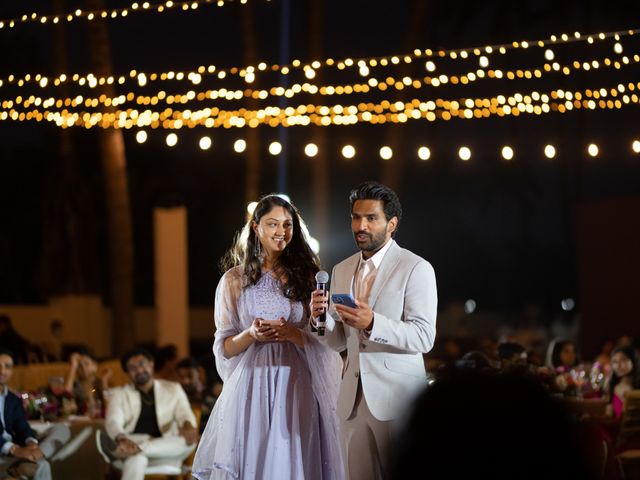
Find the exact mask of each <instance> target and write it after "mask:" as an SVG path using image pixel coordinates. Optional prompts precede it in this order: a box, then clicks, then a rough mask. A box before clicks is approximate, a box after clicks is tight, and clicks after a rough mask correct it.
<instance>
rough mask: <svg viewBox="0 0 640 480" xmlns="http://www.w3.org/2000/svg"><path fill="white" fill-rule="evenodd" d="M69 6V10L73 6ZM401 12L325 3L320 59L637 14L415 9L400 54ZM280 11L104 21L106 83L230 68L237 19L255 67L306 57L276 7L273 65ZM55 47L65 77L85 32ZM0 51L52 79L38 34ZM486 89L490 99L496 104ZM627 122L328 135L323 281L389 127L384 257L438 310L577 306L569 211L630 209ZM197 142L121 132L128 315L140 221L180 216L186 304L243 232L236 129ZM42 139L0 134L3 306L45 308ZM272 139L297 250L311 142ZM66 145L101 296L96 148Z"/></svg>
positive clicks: (46, 197)
mask: <svg viewBox="0 0 640 480" xmlns="http://www.w3.org/2000/svg"><path fill="white" fill-rule="evenodd" d="M41 3H42V2H18V3H14V4H13V5H11V6H7V5H2V6H1V7H0V17H2V18H10V17H14V16H17V14H21V13H25V12H31V11H33V10H34V9H35V10H38V11H42V10H41V8H42V7H38V5H40V4H41ZM71 5H73V7H69V8H68V10H72V9H73V8H75V5H77V3H71ZM124 5H127V2H122V1H120V2H108V6H109V7H114V6H124ZM416 5H419V4H418V2H417V1H414V2H412V1H408V0H402V1H401V0H397V1H394V2H382V1H350V2H345V1H344V0H342V1H341V0H328V1H326V2H324V7H325V21H324V28H325V32H324V35H325V41H324V44H323V50H324V57H333V58H345V57H349V56H353V57H372V56H382V55H389V54H397V53H402V52H406V51H411V50H413V48H416V47H417V48H422V49H425V48H434V49H435V48H439V47H440V48H446V49H454V48H461V47H472V46H484V45H489V44H498V43H508V42H511V41H512V40H523V39H539V38H548V37H549V36H550V35H551V34H561V33H565V32H567V33H573V32H574V31H579V32H581V33H595V32H601V31H612V30H620V29H629V28H637V27H638V25H636V24H633V23H632V22H633V21H634V19H638V18H640V15H639V14H640V3H639V2H637V1H609V2H596V1H578V0H576V1H564V2H557V1H551V0H548V1H542V0H541V1H523V2H511V1H506V0H505V1H487V2H475V4H473V5H471V6H463V5H465V4H464V3H463V2H458V3H453V2H442V1H439V2H428V1H425V2H424V3H423V7H424V9H425V10H424V19H423V23H422V24H421V26H420V28H419V29H418V30H417V33H416V34H415V37H414V38H413V39H412V43H411V45H408V43H407V42H408V40H407V30H408V28H409V27H408V26H409V24H410V21H411V19H412V13H411V12H412V11H413V10H412V9H413V8H415V7H416ZM282 6H283V2H282V1H280V0H272V1H271V2H265V1H264V0H249V2H248V4H247V5H246V6H240V5H239V4H238V2H235V4H232V5H228V6H225V7H223V8H218V7H214V6H206V7H201V8H200V9H199V10H198V11H197V12H195V13H171V14H162V15H160V14H154V13H149V14H138V15H132V16H130V17H129V18H127V19H122V20H116V21H111V22H109V28H110V34H111V39H112V50H113V52H112V53H113V64H114V71H115V72H117V73H125V72H128V71H129V70H130V69H132V68H136V69H139V70H147V71H158V72H159V71H167V70H187V69H193V68H194V67H196V66H198V65H201V64H204V65H208V64H210V63H213V64H216V65H219V66H229V67H230V66H241V65H243V63H244V62H243V48H244V42H243V38H242V24H241V15H240V14H241V9H242V8H250V9H252V10H253V13H254V16H255V17H254V18H255V22H256V37H257V41H258V52H257V54H258V59H259V60H261V61H265V62H266V63H268V64H272V63H287V62H288V61H289V60H290V59H293V58H300V59H301V60H308V59H310V56H309V41H308V24H309V9H308V2H307V1H303V0H295V1H291V11H290V29H291V34H290V43H289V44H288V48H289V51H290V55H289V59H288V60H287V61H286V62H285V61H282V59H281V58H280V57H279V51H280V49H279V42H280V34H281V13H282ZM29 7H31V8H29ZM67 35H68V41H69V65H70V67H69V71H71V72H86V71H87V70H88V69H89V67H88V66H87V65H88V61H87V59H88V53H87V51H86V47H85V45H86V29H85V22H84V21H78V22H75V23H74V24H72V25H71V26H69V28H68V31H67ZM626 45H627V47H626V48H627V50H625V53H626V54H630V55H633V54H634V53H638V51H639V50H640V48H639V46H638V40H637V38H636V39H635V40H634V41H633V42H629V43H627V44H626ZM409 47H410V48H409ZM571 48H573V50H571ZM608 48H610V46H609V47H608ZM0 51H2V52H3V54H2V56H3V61H2V63H1V65H0V77H2V78H5V77H6V76H7V75H8V74H9V73H27V72H31V73H37V72H44V73H49V74H51V73H53V72H54V71H55V68H54V66H53V61H52V56H53V53H52V35H51V30H50V28H49V27H43V26H39V25H26V26H20V27H19V28H16V29H14V30H13V31H7V30H0ZM568 51H569V52H572V53H570V54H569V55H568V57H567V58H569V57H571V55H578V54H579V52H580V50H579V48H578V47H570V48H569V49H568ZM576 52H577V53H576ZM594 52H598V50H594ZM598 55H600V54H598ZM509 58H510V60H509V62H511V64H510V65H508V67H510V68H517V66H518V62H519V61H522V62H523V63H527V62H528V63H532V61H531V57H530V56H527V55H526V54H525V53H523V54H522V57H518V56H517V55H513V56H510V57H509ZM519 59H521V60H519ZM536 63H539V61H536ZM505 68H506V66H505ZM638 70H639V69H638V67H637V66H634V67H628V68H627V69H626V70H624V71H621V72H616V73H613V71H612V70H607V71H604V70H603V71H602V72H597V73H594V74H587V73H583V74H582V75H575V76H572V77H568V78H566V79H565V78H562V76H555V77H552V78H550V79H549V80H546V82H548V83H544V82H538V83H534V82H531V81H530V82H529V83H523V84H520V85H518V84H517V83H511V84H507V83H503V84H500V88H498V89H497V90H498V91H502V90H504V91H505V92H507V91H508V92H514V91H523V92H524V91H529V90H531V89H536V88H539V89H540V90H545V89H549V88H553V87H557V86H560V87H562V88H566V89H585V88H590V87H593V86H599V85H600V84H601V83H602V84H603V85H605V86H609V85H615V84H616V83H617V82H618V81H622V82H625V83H626V82H628V81H637V80H638V79H639V78H640V75H638V73H639V71H638ZM327 75H332V73H331V72H328V73H327ZM617 78H620V80H617ZM532 85H535V86H532ZM469 88H473V90H471V91H473V95H487V94H489V92H488V91H487V92H483V91H482V88H483V87H482V84H481V83H480V82H479V83H478V86H473V87H469ZM493 88H494V91H493V92H492V93H490V94H491V95H493V94H495V93H496V91H495V87H493ZM442 92H443V93H442V95H443V96H451V97H455V96H456V95H462V94H460V93H459V92H457V93H456V92H455V91H454V90H453V89H452V90H447V89H443V90H442ZM438 94H440V92H438ZM12 95H15V91H13V90H11V89H10V88H6V87H3V88H0V98H1V99H5V98H10V97H11V96H12ZM391 96H392V95H391V94H389V95H388V97H391ZM419 96H420V95H419ZM421 96H422V98H424V97H426V96H427V94H426V93H425V94H421ZM294 103H295V102H294ZM637 119H638V107H637V105H635V106H627V107H626V108H624V109H622V110H617V111H615V110H614V111H597V112H585V111H579V112H571V113H568V114H564V115H561V114H549V115H543V116H539V117H535V116H524V117H520V118H513V117H509V118H498V117H492V118H490V119H483V120H472V121H462V120H454V121H450V122H442V121H440V122H435V123H429V122H427V121H425V120H418V121H412V122H408V123H407V124H404V125H402V126H398V125H384V126H375V125H357V126H349V127H346V126H332V127H329V128H327V130H326V132H327V138H328V144H327V148H328V149H329V151H330V152H331V154H330V167H329V168H330V183H331V186H330V188H331V190H330V199H331V200H330V230H331V232H333V233H332V235H331V239H330V241H329V244H328V245H327V244H323V245H322V251H321V257H322V260H323V263H324V265H325V267H326V268H327V269H330V267H331V266H332V265H333V264H334V263H335V262H337V261H338V260H340V259H341V258H344V257H345V256H347V255H348V254H350V253H352V252H353V251H354V245H353V240H352V238H351V235H350V231H349V223H348V203H347V195H348V191H349V189H350V188H352V187H353V186H355V185H356V184H357V183H359V182H360V181H363V180H367V179H380V178H381V171H382V169H381V162H382V161H381V160H380V159H379V157H378V156H377V150H378V148H379V147H380V146H381V145H383V144H384V143H385V142H386V141H387V140H388V139H389V138H390V136H391V135H392V131H393V129H402V133H403V146H402V150H401V151H397V152H395V156H394V160H395V157H400V156H403V157H404V159H405V161H404V162H403V165H404V167H403V168H404V170H403V173H402V176H401V178H400V181H399V186H398V188H397V190H398V193H399V195H400V198H401V200H402V202H403V206H404V210H405V218H404V221H403V223H402V225H401V228H400V232H399V236H398V241H399V243H400V244H401V245H403V246H405V247H407V248H409V249H411V250H413V251H415V252H416V253H418V254H420V255H422V256H424V257H425V258H427V259H428V260H429V261H431V263H432V264H433V265H434V268H435V270H436V275H437V278H438V287H439V296H440V305H441V306H444V305H446V304H447V303H449V302H451V301H454V300H460V299H462V300H464V299H466V298H474V299H476V301H477V302H478V305H479V307H480V308H485V309H493V310H513V309H518V308H520V307H522V306H523V305H525V304H531V303H535V304H540V305H543V306H545V307H548V308H550V309H551V310H552V309H558V308H559V303H560V300H561V299H562V298H565V297H576V296H577V295H578V284H579V279H578V278H577V277H576V257H575V242H576V238H575V219H576V214H575V208H576V206H577V205H578V204H580V203H581V202H584V201H592V200H598V199H602V198H611V197H619V196H626V195H638V194H639V193H640V182H639V181H638V178H639V174H640V157H639V156H638V155H634V154H633V153H632V152H631V150H630V143H631V140H632V139H633V138H640V131H639V130H638V121H637ZM259 130H260V133H261V136H262V140H263V143H264V144H265V146H264V148H263V151H264V152H265V153H264V157H263V163H262V176H261V181H260V187H261V193H269V192H272V191H275V190H277V189H278V188H279V187H280V185H279V183H278V164H277V159H275V158H274V157H272V156H270V155H268V154H267V153H266V145H268V143H269V142H270V141H271V140H274V139H276V138H278V135H279V132H278V130H276V129H272V128H269V127H261V128H260V129H259ZM203 132H204V129H196V130H193V131H187V130H182V131H181V132H179V134H180V143H179V145H178V146H177V147H176V148H174V149H169V148H168V147H166V146H165V145H164V141H163V135H162V134H161V132H160V131H150V139H149V141H148V142H147V143H146V144H143V145H138V144H137V143H136V142H135V139H134V133H135V132H134V131H128V132H126V133H125V141H126V149H127V160H128V167H129V173H130V177H129V182H130V189H131V199H132V210H133V219H134V225H135V255H136V298H137V302H138V303H139V304H151V303H152V302H153V281H152V271H153V265H152V263H153V251H152V238H151V221H152V216H151V215H152V213H151V212H152V208H153V207H154V206H157V205H167V204H175V203H184V204H186V205H187V207H188V210H189V260H190V264H189V266H190V278H189V281H190V299H191V303H192V304H193V305H210V304H211V301H212V295H213V290H214V288H215V284H216V283H217V280H218V278H219V271H218V270H217V265H216V264H217V261H218V259H219V258H220V256H221V255H222V254H223V253H224V251H225V249H226V248H227V247H228V246H229V245H230V243H231V241H232V237H233V235H234V233H235V231H236V230H237V229H238V228H240V227H241V225H242V223H243V211H244V207H245V206H244V201H243V197H244V192H243V187H242V185H243V178H244V164H243V161H242V157H241V156H238V155H237V154H234V153H233V152H232V147H231V146H232V143H233V141H234V140H235V139H236V138H239V137H241V136H242V135H243V133H244V131H239V130H232V131H228V130H223V129H216V130H214V131H209V132H207V133H208V134H210V135H211V137H212V139H213V142H214V146H213V148H212V149H211V150H210V151H208V152H201V151H200V150H198V148H197V138H198V137H199V136H200V135H202V134H203ZM58 134H59V131H58V130H57V129H56V128H55V127H54V126H51V125H45V124H35V123H33V124H27V123H17V122H15V123H14V122H7V121H4V122H0V140H1V141H0V169H1V170H0V171H1V172H2V173H1V174H0V175H1V176H0V178H1V179H2V189H1V192H0V215H1V218H2V222H1V224H0V270H1V271H2V273H3V274H2V281H1V282H0V302H1V303H22V302H25V303H26V302H41V301H44V300H45V299H46V295H47V291H48V290H47V288H48V287H46V286H45V285H43V281H42V270H43V258H44V253H43V252H44V248H43V244H46V240H45V236H44V225H45V224H46V219H47V211H48V210H47V205H48V204H49V202H50V201H51V195H52V194H53V193H52V192H53V191H55V185H53V183H55V178H57V177H56V176H55V167H54V165H55V157H56V153H55V152H56V151H57V142H58ZM287 136H288V147H287V148H286V149H287V151H288V152H289V155H288V158H287V166H286V175H287V183H286V190H287V192H288V193H289V194H290V196H291V197H292V199H293V201H294V202H295V203H296V204H297V206H298V207H299V208H300V209H301V211H302V214H303V216H304V217H305V218H306V219H307V222H308V223H309V227H310V230H311V232H312V234H313V228H314V226H313V221H312V218H313V215H312V213H313V212H312V206H311V194H310V191H311V188H310V186H311V182H312V180H313V179H312V178H311V172H312V170H311V168H310V162H311V160H309V159H308V158H306V157H305V156H304V155H303V154H302V153H301V152H302V149H303V146H304V145H305V144H306V143H307V142H309V141H311V140H312V139H313V138H312V133H311V131H310V129H305V128H302V127H294V128H290V129H288V130H287ZM73 138H74V141H75V145H76V149H77V152H78V158H79V159H81V161H80V162H79V167H78V168H77V171H76V175H77V178H78V179H80V180H81V184H82V186H81V187H79V191H82V195H84V197H82V198H84V200H85V201H83V202H82V209H83V211H82V215H83V218H85V219H86V221H87V222H88V223H87V225H89V226H88V227H86V226H85V228H86V230H87V231H88V232H89V233H88V234H87V235H88V236H87V238H88V239H89V240H88V243H89V244H90V245H89V247H87V250H88V251H89V252H93V255H91V254H90V253H89V254H87V255H91V257H90V258H93V259H94V260H93V261H94V263H95V268H94V273H93V277H94V278H93V280H92V281H91V282H89V286H88V287H87V288H88V290H93V291H97V292H99V293H102V294H104V295H105V296H106V291H107V288H106V287H107V281H106V279H107V275H106V269H107V265H106V256H107V255H106V243H105V240H104V239H105V237H106V232H105V229H106V226H105V221H104V204H103V199H102V194H103V192H102V186H101V181H102V178H101V173H100V166H99V160H98V157H97V149H96V136H95V132H93V131H86V130H84V129H73ZM592 141H593V142H596V143H599V144H600V145H601V150H602V154H601V155H600V156H599V157H598V158H597V159H587V158H586V155H585V154H584V149H585V146H586V145H587V144H588V143H590V142H592ZM345 143H352V144H353V145H355V146H356V147H357V148H358V156H357V158H355V159H353V160H351V161H345V160H344V159H342V158H341V157H340V156H339V153H338V152H339V151H340V148H341V146H342V145H344V144H345ZM423 143H426V144H429V145H430V147H431V149H432V158H431V159H430V160H429V161H428V162H421V161H419V160H418V159H417V158H416V156H415V151H416V148H417V146H418V145H421V144H423ZM546 143H553V144H555V145H556V148H557V149H558V157H557V158H556V159H554V160H551V161H550V160H548V159H546V158H544V157H543V156H542V154H541V151H542V148H543V146H544V145H545V144H546ZM462 144H466V145H468V146H470V147H471V148H472V150H473V152H474V154H473V158H472V160H471V161H470V162H467V163H464V162H461V161H460V160H459V159H458V158H457V155H456V151H457V148H458V147H459V146H460V145H462ZM504 144H510V145H512V146H513V147H514V149H515V150H516V159H515V160H514V161H512V162H505V161H503V160H501V159H500V158H499V150H500V148H501V146H502V145H504ZM394 160H392V161H394ZM96 259H97V260H96ZM578 301H579V298H578Z"/></svg>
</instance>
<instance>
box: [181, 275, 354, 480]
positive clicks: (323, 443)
mask: <svg viewBox="0 0 640 480" xmlns="http://www.w3.org/2000/svg"><path fill="white" fill-rule="evenodd" d="M234 274H235V275H236V276H237V275H239V274H240V273H239V272H238V271H237V270H236V271H235V272H234V271H233V270H231V271H230V272H227V274H225V276H223V278H222V279H221V281H220V284H219V285H218V288H217V290H216V309H215V313H216V326H217V331H216V335H215V341H214V347H213V350H214V354H215V357H216V366H217V368H218V371H219V373H220V376H221V377H222V379H223V380H224V387H223V391H222V394H221V395H220V397H219V398H218V400H217V402H216V404H215V406H214V409H213V411H212V413H211V416H210V417H209V420H208V422H207V425H206V427H205V430H204V432H203V435H202V437H201V439H200V442H199V445H198V449H197V451H196V455H195V458H194V462H193V467H192V473H193V475H194V477H196V478H197V479H198V480H212V479H243V480H249V479H264V480H280V479H282V480H297V479H300V480H302V479H304V480H315V479H318V480H328V479H331V480H333V479H338V480H341V479H343V478H344V473H343V468H344V467H343V463H342V459H341V452H340V440H339V422H338V419H337V417H336V413H335V407H336V401H337V394H338V389H339V384H340V357H339V355H338V354H337V353H336V352H333V351H331V350H330V349H328V348H327V347H326V346H324V345H322V344H321V343H320V342H318V339H317V338H316V337H315V334H313V333H311V332H310V331H309V330H308V328H307V326H306V325H307V324H308V319H307V318H306V316H305V314H304V308H303V306H302V304H301V303H300V302H295V301H292V300H289V299H287V298H286V297H285V296H284V295H283V294H282V291H281V289H280V284H279V282H278V280H276V279H274V278H273V277H272V276H271V275H270V274H268V273H266V274H263V275H262V276H261V278H260V279H259V280H258V282H257V283H256V284H255V285H253V286H250V287H247V288H243V289H239V291H234V287H235V289H236V290H238V282H233V281H230V280H231V279H230V278H229V276H231V275H234ZM258 317H260V318H263V319H265V320H277V319H279V318H280V317H284V318H285V319H286V320H287V321H288V322H289V323H291V324H292V325H294V326H296V327H298V328H300V329H301V330H302V331H303V333H304V337H305V345H304V348H299V347H297V346H296V345H294V344H293V343H290V342H263V343H261V342H255V343H254V344H253V345H251V346H250V347H249V348H248V349H247V350H246V351H245V352H243V353H241V354H239V355H237V356H235V357H232V358H231V359H226V358H224V355H223V351H222V345H223V342H224V339H225V338H227V337H229V336H233V335H236V334H237V333H239V332H241V331H242V330H244V329H245V328H247V327H249V325H250V324H251V323H252V322H253V320H254V319H255V318H258Z"/></svg>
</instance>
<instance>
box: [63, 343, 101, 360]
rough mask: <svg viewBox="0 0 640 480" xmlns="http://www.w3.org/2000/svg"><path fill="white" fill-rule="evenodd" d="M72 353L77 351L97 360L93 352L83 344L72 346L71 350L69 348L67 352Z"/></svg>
mask: <svg viewBox="0 0 640 480" xmlns="http://www.w3.org/2000/svg"><path fill="white" fill-rule="evenodd" d="M73 353H78V354H80V355H84V356H85V357H89V358H90V359H91V360H93V361H94V362H97V361H98V357H96V356H95V355H94V354H93V352H92V351H91V350H89V348H88V347H86V346H84V345H80V346H77V347H73V348H72V349H71V350H69V354H73Z"/></svg>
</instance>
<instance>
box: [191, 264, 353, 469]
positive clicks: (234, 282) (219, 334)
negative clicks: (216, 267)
mask: <svg viewBox="0 0 640 480" xmlns="http://www.w3.org/2000/svg"><path fill="white" fill-rule="evenodd" d="M242 284H243V278H242V268H241V267H234V268H232V269H230V270H228V271H227V272H226V273H225V274H224V275H223V276H222V278H221V279H220V282H219V283H218V286H217V288H216V295H215V306H214V320H215V326H216V332H215V336H214V343H213V353H214V356H215V359H216V368H217V370H218V373H219V375H220V378H222V380H223V382H224V387H223V393H222V394H221V396H220V397H219V398H218V401H217V402H216V404H215V406H214V411H213V412H212V413H211V416H210V418H209V422H208V423H207V426H206V428H205V431H204V433H203V435H202V437H201V440H200V443H199V445H198V450H197V452H196V456H195V458H194V462H193V470H192V471H193V475H194V476H195V477H196V478H197V479H199V480H210V479H213V478H224V477H227V478H238V476H239V472H240V471H241V462H242V452H243V449H244V445H243V439H242V435H240V434H239V431H240V432H241V431H242V430H243V427H242V426H241V425H238V424H237V423H236V422H235V421H234V420H233V419H234V418H235V417H236V415H235V413H236V408H237V405H236V404H235V403H234V402H233V399H234V398H235V395H233V392H232V390H234V389H235V388H237V384H238V381H237V377H238V376H239V375H240V373H241V372H242V371H243V370H244V369H245V368H251V365H250V364H248V359H250V358H251V356H250V355H247V353H248V352H249V351H250V350H251V349H253V348H254V346H253V345H252V346H250V347H249V349H247V351H245V352H243V353H241V354H239V355H236V356H234V357H231V358H226V357H225V355H224V349H223V345H224V340H225V339H226V338H227V337H230V336H234V335H237V334H238V333H240V332H242V331H243V330H244V329H245V328H247V327H248V326H249V325H250V324H251V322H252V321H253V319H251V318H249V312H246V311H239V310H238V309H239V308H241V309H242V307H241V306H240V305H242V304H243V303H242V302H239V301H238V300H239V298H240V296H241V295H242ZM303 333H304V336H305V346H304V349H300V351H301V352H302V353H303V355H304V356H305V358H306V359H307V364H308V368H309V371H310V373H311V378H312V388H313V392H314V395H315V397H316V399H317V401H318V406H319V409H320V417H321V423H322V425H321V426H320V428H321V429H322V431H323V432H324V435H325V436H326V438H327V442H326V445H327V452H322V455H323V462H324V465H325V467H326V470H327V472H328V475H327V478H329V479H336V480H342V479H343V478H344V476H345V475H344V470H343V461H342V454H341V450H340V424H339V420H338V417H337V415H336V404H337V399H338V391H339V388H340V381H341V369H342V363H341V362H342V360H341V358H340V355H339V354H338V353H337V352H335V351H333V350H331V349H329V348H328V347H326V346H324V345H323V344H321V343H320V342H319V341H318V339H317V338H316V337H315V334H313V333H312V332H311V331H310V329H309V326H308V322H307V327H306V328H305V330H303ZM225 390H226V395H225ZM225 419H226V421H225ZM222 472H225V474H223V473H222Z"/></svg>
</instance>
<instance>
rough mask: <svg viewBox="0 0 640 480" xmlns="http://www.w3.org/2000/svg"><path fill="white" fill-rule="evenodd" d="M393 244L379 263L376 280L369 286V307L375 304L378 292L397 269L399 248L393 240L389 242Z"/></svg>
mask: <svg viewBox="0 0 640 480" xmlns="http://www.w3.org/2000/svg"><path fill="white" fill-rule="evenodd" d="M391 242H393V243H392V244H391V246H390V247H389V250H388V251H387V253H386V254H385V256H384V258H383V259H382V262H380V267H379V268H378V272H377V273H376V279H375V281H374V282H373V285H372V286H371V292H369V301H368V304H369V307H371V308H373V306H374V305H375V304H376V300H378V296H379V295H380V292H381V291H382V289H383V288H384V285H385V283H387V280H388V279H389V277H391V275H392V274H393V272H394V270H395V269H396V268H397V267H398V260H399V258H400V247H399V246H398V244H397V243H396V242H395V240H391Z"/></svg>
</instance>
